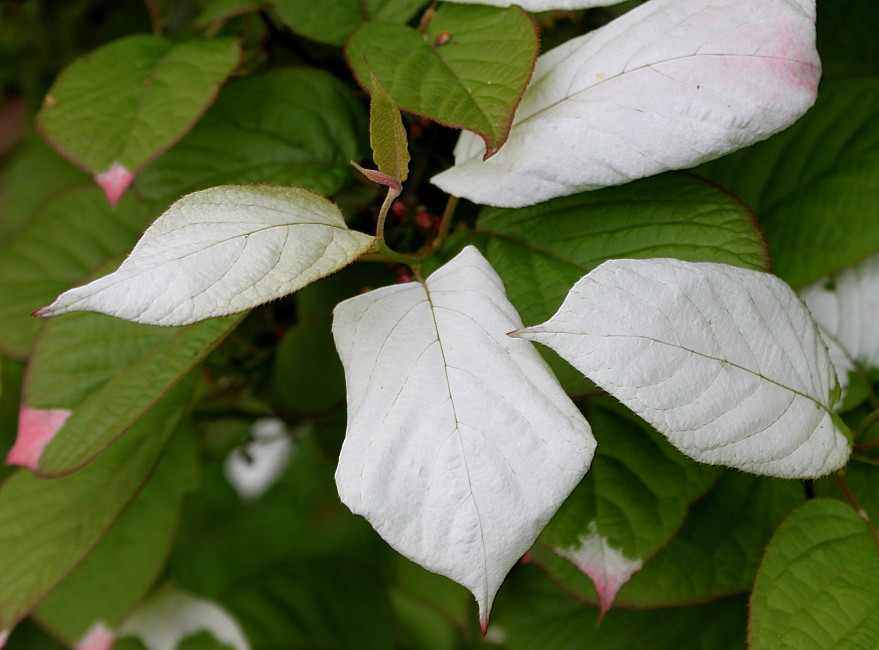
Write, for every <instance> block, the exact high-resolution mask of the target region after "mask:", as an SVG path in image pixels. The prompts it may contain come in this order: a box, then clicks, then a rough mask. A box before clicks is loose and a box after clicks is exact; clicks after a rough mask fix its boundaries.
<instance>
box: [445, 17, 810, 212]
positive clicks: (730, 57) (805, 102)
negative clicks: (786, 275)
mask: <svg viewBox="0 0 879 650" xmlns="http://www.w3.org/2000/svg"><path fill="white" fill-rule="evenodd" d="M820 73H821V63H820V60H819V58H818V53H817V51H816V50H815V0H650V2H646V3H644V4H643V5H641V6H639V7H637V8H636V9H633V10H632V11H630V12H628V13H626V14H624V15H623V16H621V17H620V18H618V19H616V20H614V21H613V22H611V23H609V24H608V25H605V26H604V27H601V28H599V29H597V30H595V31H593V32H590V33H588V34H586V35H584V36H581V37H579V38H575V39H572V40H570V41H567V42H566V43H564V44H563V45H560V46H559V47H556V48H555V49H553V50H550V51H549V52H547V53H546V54H544V55H543V56H541V57H540V58H539V59H538V60H537V65H536V67H535V69H534V76H533V79H532V81H531V84H530V85H529V87H528V89H527V90H526V92H525V94H524V96H523V98H522V103H521V104H520V105H519V108H518V110H517V111H516V115H515V118H514V120H513V126H512V129H511V131H510V137H509V140H507V142H506V144H505V145H504V146H503V147H502V148H501V150H500V151H499V152H498V153H497V154H495V155H494V156H493V157H491V158H489V159H488V160H486V161H483V159H482V158H483V155H484V153H485V146H484V144H483V143H482V141H481V139H480V138H479V137H477V136H475V135H473V134H472V133H463V134H462V135H461V138H460V140H459V141H458V145H457V147H456V148H455V165H454V167H452V168H450V169H448V170H446V171H444V172H442V173H440V174H439V175H437V176H434V178H433V179H432V181H433V183H434V184H436V185H438V186H439V187H440V188H441V189H443V190H445V191H446V192H449V193H450V194H453V195H456V196H461V197H464V198H467V199H470V200H472V201H474V202H476V203H482V204H488V205H494V206H501V207H522V206H527V205H533V204H535V203H539V202H541V201H545V200H548V199H551V198H554V197H557V196H565V195H568V194H574V193H576V192H581V191H585V190H593V189H596V188H599V187H605V186H608V185H618V184H621V183H626V182H628V181H631V180H634V179H636V178H642V177H645V176H651V175H653V174H658V173H660V172H663V171H667V170H671V169H683V168H686V167H691V166H693V165H696V164H699V163H702V162H705V161H707V160H711V159H713V158H717V157H718V156H721V155H723V154H725V153H727V152H730V151H734V150H736V149H739V148H741V147H745V146H747V145H750V144H752V143H754V142H757V141H759V140H763V139H765V138H767V137H769V136H770V135H772V134H774V133H777V132H778V131H781V130H783V129H785V128H787V127H788V126H790V125H791V124H793V123H794V122H795V121H796V120H797V119H799V117H800V116H802V115H803V113H805V112H806V111H807V110H808V109H809V108H810V107H811V106H812V104H813V103H814V101H815V98H816V95H817V86H818V80H819V77H820Z"/></svg>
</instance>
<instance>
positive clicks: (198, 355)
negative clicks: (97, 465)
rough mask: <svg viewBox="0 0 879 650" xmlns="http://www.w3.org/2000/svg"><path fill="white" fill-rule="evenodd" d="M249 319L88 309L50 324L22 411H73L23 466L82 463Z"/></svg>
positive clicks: (61, 468)
mask: <svg viewBox="0 0 879 650" xmlns="http://www.w3.org/2000/svg"><path fill="white" fill-rule="evenodd" d="M242 318H243V315H233V316H226V317H223V318H215V319H210V320H207V321H204V322H201V323H196V324H194V325H188V326H185V327H175V328H160V327H155V326H150V325H138V324H135V323H130V322H128V321H123V320H119V319H116V318H112V317H109V316H104V315H102V314H92V313H82V314H71V315H69V316H66V317H64V318H56V319H53V320H52V321H50V322H48V323H46V325H45V328H44V329H43V331H42V332H41V334H40V337H39V339H38V342H37V345H36V346H35V349H34V353H33V355H32V357H31V360H30V363H29V365H28V375H27V379H26V380H25V387H24V390H25V393H26V398H25V400H24V403H23V405H22V410H23V412H26V411H27V410H28V409H30V410H31V411H36V412H37V413H40V412H47V411H48V412H53V411H56V412H57V411H61V412H64V411H72V413H70V415H69V416H68V417H66V418H65V419H64V420H63V421H62V423H61V426H60V427H58V428H56V429H55V431H54V432H52V433H51V434H50V438H49V440H48V444H46V446H45V448H44V449H42V453H40V451H39V450H37V451H36V456H35V457H30V456H28V455H27V454H25V458H23V459H22V460H23V461H24V462H20V461H19V462H18V464H28V466H31V467H33V468H34V469H35V471H38V472H39V473H40V474H41V475H43V476H59V475H63V474H67V473H70V472H72V471H74V470H76V469H77V468H79V467H82V466H83V465H85V464H86V463H88V462H89V461H90V460H92V458H94V457H95V456H96V455H98V454H100V453H101V452H102V451H103V450H104V449H106V448H107V446H108V445H110V444H111V443H112V442H113V441H114V440H116V439H117V438H118V437H119V436H121V435H122V434H123V433H124V432H125V431H126V430H127V429H128V428H129V427H131V426H132V424H134V423H135V422H137V421H138V419H139V418H141V417H142V416H143V415H144V413H146V412H148V410H149V409H150V408H151V407H152V406H153V405H154V404H155V403H156V402H157V401H158V400H159V398H161V397H162V395H164V394H165V393H166V392H167V391H168V389H169V388H171V387H172V386H174V385H175V384H176V383H177V382H179V381H180V380H181V379H182V378H183V377H184V376H186V374H187V373H188V372H189V371H190V370H192V368H193V367H194V366H195V365H196V364H197V363H198V362H199V361H201V360H202V359H203V358H204V357H205V355H207V354H208V352H210V351H211V350H212V349H213V348H214V346H216V345H217V344H218V343H219V342H220V341H221V340H222V339H223V338H225V336H226V335H228V334H229V332H230V331H232V329H234V327H235V326H236V325H237V324H238V323H239V322H240V321H241V319H242ZM26 422H28V421H27V420H25V419H24V417H23V418H22V424H21V425H20V428H19V441H20V442H21V444H25V443H24V442H23V440H24V438H23V436H24V437H28V436H33V435H36V433H35V432H34V431H33V430H31V428H30V426H29V425H28V424H25V423H26ZM34 429H38V426H36V425H34ZM10 456H11V455H10Z"/></svg>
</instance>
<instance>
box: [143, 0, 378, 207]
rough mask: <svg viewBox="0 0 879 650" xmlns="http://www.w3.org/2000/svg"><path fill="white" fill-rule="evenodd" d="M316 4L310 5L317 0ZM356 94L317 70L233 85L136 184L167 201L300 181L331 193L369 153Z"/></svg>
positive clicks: (266, 76) (280, 71)
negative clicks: (225, 188)
mask: <svg viewBox="0 0 879 650" xmlns="http://www.w3.org/2000/svg"><path fill="white" fill-rule="evenodd" d="M312 4H313V3H312ZM366 141H367V120H366V114H365V111H364V110H363V107H362V105H361V103H360V101H359V100H358V98H357V95H356V94H355V93H354V92H353V91H352V90H351V89H350V88H349V87H348V86H346V85H345V84H343V83H342V82H341V81H339V80H337V79H336V78H334V77H333V76H332V75H331V74H329V73H327V72H325V71H323V70H317V69H310V68H290V69H284V68H282V69H277V70H273V71H270V72H267V73H264V74H260V75H255V76H253V77H248V78H247V79H242V80H240V81H236V82H234V83H230V84H229V85H228V86H227V87H226V88H224V89H223V92H222V93H220V97H219V98H218V99H217V102H216V104H214V106H212V107H211V108H210V110H209V111H208V112H207V113H206V114H205V116H204V118H203V119H202V120H201V121H200V122H199V123H198V124H197V125H196V126H195V128H194V129H193V130H192V132H191V133H189V134H188V135H187V136H186V137H185V138H183V140H181V141H180V142H179V143H178V144H177V145H176V146H175V147H174V148H173V149H171V150H170V151H168V152H167V153H165V154H164V155H163V156H161V157H160V158H159V159H158V160H156V161H155V162H154V163H152V164H151V165H149V166H148V167H147V168H146V169H144V171H143V173H142V174H140V175H139V176H138V179H137V182H136V188H137V191H138V192H139V193H140V194H141V195H142V196H144V197H146V198H148V199H150V200H154V201H157V202H160V203H162V204H169V203H171V202H173V201H175V200H176V199H178V198H180V196H182V195H183V194H188V193H190V192H194V191H196V190H200V189H205V188H208V187H213V186H215V185H224V184H239V183H241V184H244V183H266V184H270V185H298V186H301V187H307V188H309V189H312V190H314V191H316V192H319V193H321V194H332V193H333V192H336V191H337V190H339V189H340V188H341V186H342V185H343V184H344V183H345V181H346V180H347V179H349V178H350V176H351V167H350V165H349V164H348V161H349V160H360V159H361V158H363V156H364V154H365V152H366Z"/></svg>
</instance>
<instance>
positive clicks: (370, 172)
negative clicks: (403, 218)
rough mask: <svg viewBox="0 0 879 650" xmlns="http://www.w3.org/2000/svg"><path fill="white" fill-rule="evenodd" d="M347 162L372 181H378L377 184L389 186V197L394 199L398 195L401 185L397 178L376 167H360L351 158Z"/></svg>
mask: <svg viewBox="0 0 879 650" xmlns="http://www.w3.org/2000/svg"><path fill="white" fill-rule="evenodd" d="M348 162H350V163H351V165H352V166H353V167H354V169H356V170H357V171H359V172H360V173H361V174H363V175H364V176H366V177H367V178H368V179H369V180H371V181H372V182H373V183H378V184H379V185H384V186H385V187H387V188H389V189H390V191H391V198H392V199H395V198H397V197H398V196H400V192H402V191H403V185H402V184H401V183H400V181H399V179H396V178H394V177H393V176H390V175H388V174H385V173H383V172H380V171H378V170H377V169H366V168H365V167H361V166H360V165H358V164H357V163H356V162H354V161H353V160H349V161H348Z"/></svg>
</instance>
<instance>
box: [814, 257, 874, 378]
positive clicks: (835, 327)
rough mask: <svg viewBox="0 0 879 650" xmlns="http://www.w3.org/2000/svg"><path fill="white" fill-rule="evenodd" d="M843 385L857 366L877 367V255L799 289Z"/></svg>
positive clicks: (867, 368)
mask: <svg viewBox="0 0 879 650" xmlns="http://www.w3.org/2000/svg"><path fill="white" fill-rule="evenodd" d="M800 296H801V297H802V298H803V300H804V301H805V302H806V305H808V307H809V310H810V311H811V312H812V316H813V317H814V318H815V322H817V323H818V326H819V327H820V328H821V334H822V335H823V336H824V340H825V341H826V342H827V347H828V348H829V349H830V358H831V359H832V360H833V365H834V367H835V368H836V372H837V374H838V375H839V383H840V384H841V385H842V386H843V387H845V386H847V385H848V382H849V372H851V371H852V370H854V369H855V367H856V365H857V366H860V367H861V368H863V369H864V370H877V369H879V255H873V256H872V257H868V258H867V259H865V260H864V261H863V262H861V263H859V264H857V265H856V266H853V267H851V268H848V269H845V270H844V271H841V272H840V273H837V274H835V275H832V276H829V277H826V278H822V279H821V280H818V281H817V282H815V283H814V284H812V285H810V286H808V287H806V288H804V289H802V290H801V291H800Z"/></svg>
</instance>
